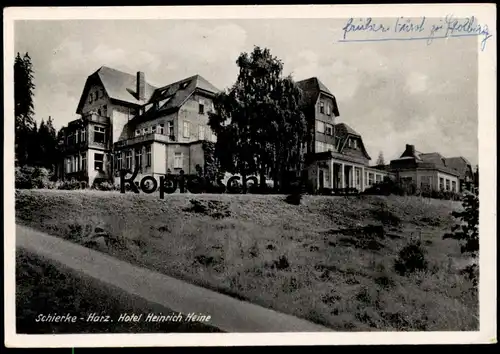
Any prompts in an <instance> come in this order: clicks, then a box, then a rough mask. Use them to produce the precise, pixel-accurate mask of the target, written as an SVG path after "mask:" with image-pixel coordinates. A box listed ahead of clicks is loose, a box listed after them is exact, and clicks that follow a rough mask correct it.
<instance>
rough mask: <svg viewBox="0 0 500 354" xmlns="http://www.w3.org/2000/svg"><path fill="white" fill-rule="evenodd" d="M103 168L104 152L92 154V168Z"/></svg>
mask: <svg viewBox="0 0 500 354" xmlns="http://www.w3.org/2000/svg"><path fill="white" fill-rule="evenodd" d="M103 169H104V154H97V153H95V154H94V170H98V171H102V170H103Z"/></svg>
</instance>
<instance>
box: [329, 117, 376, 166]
mask: <svg viewBox="0 0 500 354" xmlns="http://www.w3.org/2000/svg"><path fill="white" fill-rule="evenodd" d="M334 131H335V137H336V138H337V139H338V144H339V145H338V146H339V151H340V152H342V150H343V149H344V147H345V145H346V142H347V138H348V137H349V136H354V137H358V138H359V141H360V143H361V151H362V152H363V154H364V155H365V157H366V158H367V159H368V160H371V157H370V155H369V154H368V151H367V150H366V148H365V144H364V143H363V139H362V138H361V134H359V133H358V132H357V131H355V130H354V129H352V128H351V127H350V126H348V125H347V124H345V123H337V124H335V125H334Z"/></svg>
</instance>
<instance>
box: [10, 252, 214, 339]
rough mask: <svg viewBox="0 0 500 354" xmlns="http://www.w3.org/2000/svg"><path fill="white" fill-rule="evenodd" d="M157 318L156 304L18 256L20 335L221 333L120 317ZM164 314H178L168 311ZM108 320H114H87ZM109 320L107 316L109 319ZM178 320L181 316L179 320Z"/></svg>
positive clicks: (188, 325)
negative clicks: (58, 317)
mask: <svg viewBox="0 0 500 354" xmlns="http://www.w3.org/2000/svg"><path fill="white" fill-rule="evenodd" d="M132 313H133V314H136V315H140V314H143V316H142V318H143V319H145V318H146V316H147V314H149V313H154V314H159V313H160V312H158V308H156V306H155V305H152V304H148V303H147V302H145V301H144V300H141V299H138V298H133V297H132V296H130V295H129V294H124V293H123V292H121V291H118V290H115V289H110V288H105V287H103V286H102V284H97V283H94V282H92V281H91V280H89V279H86V278H82V277H79V276H76V275H75V274H74V273H71V272H67V271H64V270H62V269H61V268H60V267H56V266H55V265H53V264H50V263H49V262H47V261H46V260H44V259H42V258H41V257H38V256H35V255H33V254H31V253H29V252H26V251H24V250H22V249H19V250H17V253H16V332H17V333H18V334H49V333H50V334H63V333H169V332H218V331H217V330H215V329H213V328H211V327H208V326H204V325H202V324H200V323H197V322H187V323H186V322H184V321H183V322H177V321H168V322H146V321H140V322H119V323H117V319H118V318H119V317H120V315H122V314H132ZM162 313H163V314H164V315H171V314H173V315H174V314H176V313H175V312H173V311H168V312H167V311H165V309H163V311H162ZM67 314H69V315H71V316H76V321H75V322H48V321H46V322H44V321H40V320H41V319H44V318H46V316H47V315H52V316H55V315H61V316H64V315H67ZM91 314H95V315H97V316H104V318H103V319H105V320H107V321H113V322H94V321H93V320H90V321H89V320H88V319H89V316H91V317H90V318H96V317H95V316H92V315H91ZM107 316H109V317H107ZM178 318H179V317H178Z"/></svg>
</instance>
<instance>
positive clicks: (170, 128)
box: [167, 120, 175, 136]
mask: <svg viewBox="0 0 500 354" xmlns="http://www.w3.org/2000/svg"><path fill="white" fill-rule="evenodd" d="M167 134H168V135H169V136H174V135H175V134H174V121H172V120H171V121H170V122H168V123H167Z"/></svg>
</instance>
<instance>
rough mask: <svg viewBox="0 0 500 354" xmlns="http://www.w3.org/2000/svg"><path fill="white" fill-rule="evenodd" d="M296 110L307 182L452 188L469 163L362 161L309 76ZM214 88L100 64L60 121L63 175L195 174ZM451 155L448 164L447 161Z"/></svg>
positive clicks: (424, 157)
mask: <svg viewBox="0 0 500 354" xmlns="http://www.w3.org/2000/svg"><path fill="white" fill-rule="evenodd" d="M297 84H298V86H299V88H300V89H301V91H302V110H303V112H304V114H305V116H306V118H307V122H308V129H309V134H308V141H307V144H306V145H307V148H306V150H307V151H306V153H307V152H309V157H311V156H312V159H308V161H309V162H308V166H307V175H308V178H309V179H310V180H311V182H312V184H313V185H314V186H315V188H349V187H350V188H356V189H358V190H361V191H362V190H364V189H366V188H368V187H369V186H371V185H372V184H374V183H376V182H379V181H381V180H382V179H383V178H384V176H392V177H394V176H396V175H397V176H398V178H402V179H404V180H407V181H413V182H414V183H417V185H419V186H420V185H428V186H430V187H433V188H435V189H443V190H455V191H459V190H460V189H461V188H462V186H465V185H466V182H469V179H470V178H471V176H472V168H471V167H470V163H468V162H467V160H465V159H463V158H461V157H458V158H451V159H445V158H443V157H441V156H440V155H439V154H437V153H431V154H421V153H417V152H416V151H415V149H414V148H413V147H412V146H411V145H407V149H406V150H405V152H404V153H403V155H402V156H401V158H400V159H398V160H393V161H391V164H390V165H388V166H382V167H381V166H376V167H375V166H369V161H371V158H370V156H369V154H368V152H367V151H366V149H365V146H364V144H363V139H362V137H361V136H360V134H358V133H357V132H356V131H355V130H353V129H352V128H351V127H349V126H348V125H346V124H345V123H338V124H335V118H336V117H338V116H339V110H338V106H337V102H336V99H335V96H334V95H333V94H332V93H331V92H330V91H329V90H328V88H327V87H326V86H325V85H324V84H322V83H321V81H320V80H318V79H317V78H315V77H313V78H310V79H306V80H303V81H299V82H298V83H297ZM217 92H219V90H218V89H217V88H216V87H214V86H213V85H212V84H211V83H210V82H208V81H207V80H206V79H205V78H203V77H201V76H200V75H195V76H191V77H188V78H186V79H184V80H180V81H178V82H175V83H173V84H169V85H166V86H163V87H154V86H152V85H151V84H149V83H147V82H146V79H145V75H144V73H143V72H138V73H137V74H136V75H131V74H128V73H124V72H122V71H118V70H115V69H112V68H108V67H104V66H103V67H101V68H100V69H99V70H97V71H96V72H94V73H93V74H91V75H90V76H89V77H88V78H87V81H86V83H85V86H84V88H83V92H82V95H81V98H80V102H79V104H78V107H77V110H76V113H77V114H78V115H79V116H80V118H78V119H75V120H73V121H71V122H69V123H68V125H67V127H64V128H63V138H64V141H62V142H61V143H62V146H63V151H64V161H61V165H60V166H59V172H58V174H59V176H60V177H61V178H63V179H66V180H68V179H72V178H74V179H77V180H82V181H86V182H87V183H89V185H91V184H92V183H93V182H94V181H96V180H102V179H104V180H114V181H115V182H118V178H119V177H118V176H119V173H118V171H119V170H120V169H122V168H127V169H132V168H135V166H136V165H137V164H138V165H139V166H140V173H139V176H138V179H137V180H139V178H141V177H142V176H145V175H150V176H155V177H159V176H161V175H165V174H166V173H167V172H168V171H169V172H170V173H172V174H178V173H179V172H180V171H181V170H183V171H184V172H185V173H187V174H194V173H196V166H197V165H199V166H200V167H201V166H203V165H204V152H203V144H202V142H203V140H209V141H215V139H216V136H215V135H214V134H213V132H212V131H211V129H210V127H209V126H208V112H210V111H211V110H213V109H214V108H213V103H212V99H213V97H214V95H215V94H216V93H217ZM451 162H453V164H454V166H451V165H450V163H451Z"/></svg>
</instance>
